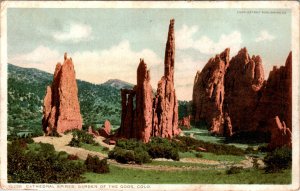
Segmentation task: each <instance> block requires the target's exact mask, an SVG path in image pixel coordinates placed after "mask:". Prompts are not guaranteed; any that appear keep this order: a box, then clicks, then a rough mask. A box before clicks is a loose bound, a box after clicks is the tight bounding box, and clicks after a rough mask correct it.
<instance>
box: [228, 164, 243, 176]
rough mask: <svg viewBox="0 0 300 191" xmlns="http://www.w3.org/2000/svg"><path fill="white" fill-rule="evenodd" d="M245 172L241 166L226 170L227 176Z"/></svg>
mask: <svg viewBox="0 0 300 191" xmlns="http://www.w3.org/2000/svg"><path fill="white" fill-rule="evenodd" d="M242 170H243V167H241V166H232V167H230V168H229V169H227V170H226V174H238V173H240V172H241V171H242Z"/></svg>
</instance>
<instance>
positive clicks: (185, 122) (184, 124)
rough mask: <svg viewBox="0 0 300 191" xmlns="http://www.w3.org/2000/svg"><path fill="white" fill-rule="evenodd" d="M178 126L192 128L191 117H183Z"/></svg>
mask: <svg viewBox="0 0 300 191" xmlns="http://www.w3.org/2000/svg"><path fill="white" fill-rule="evenodd" d="M178 125H179V126H182V127H184V128H186V129H190V128H191V116H190V115H189V116H187V117H183V118H182V119H181V120H179V121H178Z"/></svg>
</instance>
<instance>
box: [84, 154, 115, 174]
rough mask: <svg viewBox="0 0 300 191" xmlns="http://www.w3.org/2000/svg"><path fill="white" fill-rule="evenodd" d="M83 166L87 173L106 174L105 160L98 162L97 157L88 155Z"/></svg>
mask: <svg viewBox="0 0 300 191" xmlns="http://www.w3.org/2000/svg"><path fill="white" fill-rule="evenodd" d="M84 164H85V165H86V168H87V170H88V171H91V172H95V173H99V174H102V173H108V172H109V166H108V164H107V159H106V158H105V159H102V160H100V159H99V157H98V156H91V155H88V156H87V158H86V160H85V162H84Z"/></svg>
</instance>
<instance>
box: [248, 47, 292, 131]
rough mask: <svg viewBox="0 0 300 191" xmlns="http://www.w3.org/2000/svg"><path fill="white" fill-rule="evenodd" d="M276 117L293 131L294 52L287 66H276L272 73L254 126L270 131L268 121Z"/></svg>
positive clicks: (257, 111)
mask: <svg viewBox="0 0 300 191" xmlns="http://www.w3.org/2000/svg"><path fill="white" fill-rule="evenodd" d="M276 116H278V117H279V118H280V119H281V120H283V121H284V122H285V123H286V126H287V127H288V128H290V129H292V52H290V53H289V55H288V57H287V60H286V62H285V66H281V67H280V68H277V67H276V66H274V68H273V70H272V71H271V72H270V74H269V78H268V80H267V82H266V86H265V88H264V89H263V91H262V97H261V99H260V101H259V104H258V106H257V109H256V110H255V115H254V120H253V122H254V123H253V125H254V126H257V127H258V130H260V131H268V130H269V129H268V128H267V127H268V125H266V123H267V122H268V119H273V118H275V117H276Z"/></svg>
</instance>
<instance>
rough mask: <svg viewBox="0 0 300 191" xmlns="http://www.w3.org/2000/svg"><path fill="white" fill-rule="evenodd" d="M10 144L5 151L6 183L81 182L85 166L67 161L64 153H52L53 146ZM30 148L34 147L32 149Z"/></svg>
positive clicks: (77, 162)
mask: <svg viewBox="0 0 300 191" xmlns="http://www.w3.org/2000/svg"><path fill="white" fill-rule="evenodd" d="M30 146H31V147H29V145H28V144H27V143H26V142H25V141H13V142H12V143H10V144H8V147H7V151H8V152H7V159H8V161H7V165H8V168H7V169H8V172H7V173H8V182H20V183H78V182H83V179H84V178H83V177H82V174H83V173H84V172H85V171H86V168H85V166H84V165H83V164H82V163H81V162H80V161H78V160H69V159H68V158H67V154H66V153H64V152H59V153H58V152H55V150H54V147H53V145H50V144H46V143H38V144H32V145H30ZM33 146H34V147H33Z"/></svg>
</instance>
